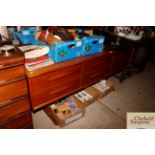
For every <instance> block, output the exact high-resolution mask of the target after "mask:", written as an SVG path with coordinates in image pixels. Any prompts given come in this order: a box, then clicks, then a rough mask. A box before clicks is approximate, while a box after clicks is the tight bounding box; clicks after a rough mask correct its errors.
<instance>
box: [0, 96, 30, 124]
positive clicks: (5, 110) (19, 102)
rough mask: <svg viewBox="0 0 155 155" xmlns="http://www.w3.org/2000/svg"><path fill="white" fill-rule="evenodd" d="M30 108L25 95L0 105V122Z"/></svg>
mask: <svg viewBox="0 0 155 155" xmlns="http://www.w3.org/2000/svg"><path fill="white" fill-rule="evenodd" d="M29 110H30V105H29V100H28V98H27V97H21V98H18V99H16V100H14V101H13V102H10V103H8V104H6V105H4V106H1V107H0V122H3V121H6V120H8V119H10V118H11V117H15V116H16V115H18V114H21V113H24V112H26V111H29Z"/></svg>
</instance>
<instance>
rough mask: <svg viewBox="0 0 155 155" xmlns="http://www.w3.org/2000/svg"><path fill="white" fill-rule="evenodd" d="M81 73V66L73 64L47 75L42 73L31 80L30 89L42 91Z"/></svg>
mask: <svg viewBox="0 0 155 155" xmlns="http://www.w3.org/2000/svg"><path fill="white" fill-rule="evenodd" d="M80 74H81V66H73V67H70V68H67V69H63V70H60V71H55V72H52V73H49V74H47V75H42V76H39V77H36V78H32V79H30V80H29V85H30V90H31V91H32V92H37V93H38V92H40V91H42V90H44V89H47V88H51V87H53V88H54V87H57V86H55V85H57V84H58V83H62V82H68V81H70V79H71V78H72V77H79V76H80Z"/></svg>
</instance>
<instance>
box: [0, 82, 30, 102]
mask: <svg viewBox="0 0 155 155" xmlns="http://www.w3.org/2000/svg"><path fill="white" fill-rule="evenodd" d="M24 95H27V82H26V80H20V81H17V82H14V83H10V84H7V85H3V86H0V105H2V104H4V103H5V102H9V101H10V100H12V99H15V98H18V97H21V96H24Z"/></svg>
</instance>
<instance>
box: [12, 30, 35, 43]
mask: <svg viewBox="0 0 155 155" xmlns="http://www.w3.org/2000/svg"><path fill="white" fill-rule="evenodd" d="M35 32H36V29H31V28H29V29H22V30H21V32H15V31H14V32H13V34H14V38H15V39H17V40H19V41H20V42H21V43H22V44H34V33H35Z"/></svg>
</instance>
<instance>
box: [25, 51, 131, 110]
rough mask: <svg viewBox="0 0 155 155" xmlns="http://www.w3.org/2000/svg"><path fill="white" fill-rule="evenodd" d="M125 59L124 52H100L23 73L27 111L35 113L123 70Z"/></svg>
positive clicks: (126, 57) (127, 56) (125, 52)
mask: <svg viewBox="0 0 155 155" xmlns="http://www.w3.org/2000/svg"><path fill="white" fill-rule="evenodd" d="M129 55H130V54H129V52H127V51H124V50H120V51H105V50H104V51H103V52H101V53H98V54H94V55H89V56H81V57H78V58H74V59H71V60H67V61H64V62H59V63H55V64H53V65H50V66H47V67H43V68H40V69H37V70H35V71H27V78H28V84H29V92H30V99H31V109H32V110H33V111H35V110H37V109H39V108H42V107H44V106H46V105H49V104H51V103H52V102H54V101H56V100H58V99H60V98H63V97H65V96H67V95H70V94H72V93H74V92H76V91H78V90H80V89H83V88H85V87H87V86H89V85H91V84H93V83H95V82H98V81H99V80H101V79H104V78H108V77H109V76H111V75H113V74H115V73H117V72H119V71H121V70H123V68H125V66H126V65H127V63H128V59H129Z"/></svg>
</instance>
